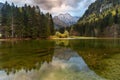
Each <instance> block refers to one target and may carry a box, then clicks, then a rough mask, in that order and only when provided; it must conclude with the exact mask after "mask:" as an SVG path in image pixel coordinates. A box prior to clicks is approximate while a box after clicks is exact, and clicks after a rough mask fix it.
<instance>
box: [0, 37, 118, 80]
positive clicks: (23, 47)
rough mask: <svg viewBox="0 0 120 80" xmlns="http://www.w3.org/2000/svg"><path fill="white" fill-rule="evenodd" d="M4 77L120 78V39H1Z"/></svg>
mask: <svg viewBox="0 0 120 80" xmlns="http://www.w3.org/2000/svg"><path fill="white" fill-rule="evenodd" d="M0 80H120V40H119V39H85V40H84V39H81V40H80V39H78V40H28V41H27V40H26V41H1V42H0Z"/></svg>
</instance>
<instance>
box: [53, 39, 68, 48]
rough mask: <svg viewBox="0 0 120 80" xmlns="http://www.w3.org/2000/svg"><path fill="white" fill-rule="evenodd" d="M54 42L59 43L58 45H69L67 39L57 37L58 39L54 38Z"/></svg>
mask: <svg viewBox="0 0 120 80" xmlns="http://www.w3.org/2000/svg"><path fill="white" fill-rule="evenodd" d="M55 43H56V45H59V46H65V47H67V46H69V40H68V39H61V40H60V39H58V40H55Z"/></svg>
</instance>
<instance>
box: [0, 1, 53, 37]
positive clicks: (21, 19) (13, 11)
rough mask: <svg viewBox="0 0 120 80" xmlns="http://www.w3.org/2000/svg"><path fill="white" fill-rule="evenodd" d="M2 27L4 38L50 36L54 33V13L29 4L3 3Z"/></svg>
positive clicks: (0, 30) (0, 29)
mask: <svg viewBox="0 0 120 80" xmlns="http://www.w3.org/2000/svg"><path fill="white" fill-rule="evenodd" d="M0 27H1V28H0V32H1V34H2V37H3V38H48V37H49V36H50V35H53V34H54V24H53V20H52V15H51V14H49V13H46V14H43V13H42V12H41V11H40V9H39V7H38V6H30V5H27V4H25V5H24V6H23V7H17V6H16V5H14V3H12V4H11V5H10V4H9V3H7V2H6V3H5V4H3V6H2V8H1V26H0Z"/></svg>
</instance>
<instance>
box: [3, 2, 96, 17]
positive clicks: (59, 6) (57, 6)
mask: <svg viewBox="0 0 120 80" xmlns="http://www.w3.org/2000/svg"><path fill="white" fill-rule="evenodd" d="M2 1H3V2H5V1H6V0H2ZM7 1H8V2H10V3H11V2H14V3H15V4H16V5H20V6H21V5H24V4H25V3H27V4H30V5H39V6H40V9H42V10H43V11H44V12H50V13H52V14H53V15H57V14H60V13H66V12H68V13H71V14H72V15H75V16H76V15H77V16H81V15H82V14H83V13H84V12H85V10H86V9H87V8H88V6H89V5H90V4H91V3H92V2H94V1H95V0H7Z"/></svg>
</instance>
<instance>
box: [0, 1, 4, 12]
mask: <svg viewBox="0 0 120 80" xmlns="http://www.w3.org/2000/svg"><path fill="white" fill-rule="evenodd" d="M2 7H3V3H0V13H1V8H2Z"/></svg>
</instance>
